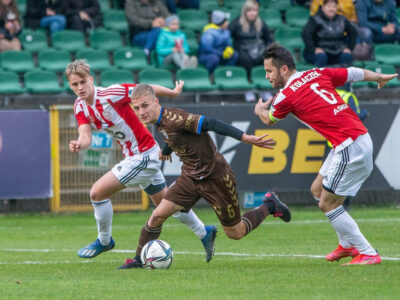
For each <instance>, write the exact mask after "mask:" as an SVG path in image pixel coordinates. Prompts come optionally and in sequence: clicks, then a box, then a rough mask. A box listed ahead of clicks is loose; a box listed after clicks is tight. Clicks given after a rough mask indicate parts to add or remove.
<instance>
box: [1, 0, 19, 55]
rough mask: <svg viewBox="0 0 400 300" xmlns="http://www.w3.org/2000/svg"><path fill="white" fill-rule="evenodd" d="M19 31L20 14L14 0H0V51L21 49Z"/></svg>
mask: <svg viewBox="0 0 400 300" xmlns="http://www.w3.org/2000/svg"><path fill="white" fill-rule="evenodd" d="M20 32H21V23H20V15H19V11H18V7H17V4H16V3H15V1H14V0H0V52H1V51H7V50H15V51H19V50H21V42H20V41H19V39H18V34H19V33H20Z"/></svg>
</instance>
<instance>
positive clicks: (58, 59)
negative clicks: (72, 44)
mask: <svg viewBox="0 0 400 300" xmlns="http://www.w3.org/2000/svg"><path fill="white" fill-rule="evenodd" d="M38 61H39V67H40V68H41V69H43V70H47V71H53V72H64V71H65V68H66V67H67V65H68V64H69V63H70V62H71V56H70V54H69V52H68V51H65V50H55V49H48V50H43V51H40V52H39V54H38Z"/></svg>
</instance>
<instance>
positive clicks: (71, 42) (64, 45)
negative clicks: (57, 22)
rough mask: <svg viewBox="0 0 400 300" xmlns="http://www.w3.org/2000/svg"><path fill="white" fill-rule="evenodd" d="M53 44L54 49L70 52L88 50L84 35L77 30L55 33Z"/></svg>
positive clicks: (52, 36)
mask: <svg viewBox="0 0 400 300" xmlns="http://www.w3.org/2000/svg"><path fill="white" fill-rule="evenodd" d="M51 42H52V45H53V47H54V48H56V49H58V50H66V51H69V52H77V51H79V50H82V49H86V48H87V47H86V44H85V37H84V35H83V33H82V32H80V31H76V30H63V31H59V32H56V33H53V34H52V35H51Z"/></svg>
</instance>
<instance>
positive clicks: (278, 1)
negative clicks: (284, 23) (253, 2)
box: [261, 0, 292, 11]
mask: <svg viewBox="0 0 400 300" xmlns="http://www.w3.org/2000/svg"><path fill="white" fill-rule="evenodd" d="M261 2H262V1H261ZM267 7H268V8H275V9H278V10H280V11H286V10H287V9H289V8H290V7H292V3H291V0H268V4H267Z"/></svg>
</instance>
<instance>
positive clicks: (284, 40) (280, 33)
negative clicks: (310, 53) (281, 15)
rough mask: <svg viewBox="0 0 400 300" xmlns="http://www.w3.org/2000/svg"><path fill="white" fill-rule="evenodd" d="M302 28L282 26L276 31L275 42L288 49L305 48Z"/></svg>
mask: <svg viewBox="0 0 400 300" xmlns="http://www.w3.org/2000/svg"><path fill="white" fill-rule="evenodd" d="M301 32H302V29H301V28H296V27H289V26H282V27H279V28H277V29H276V30H275V41H276V42H278V43H280V44H281V45H284V46H285V47H287V48H292V49H301V48H303V47H304V43H303V39H302V37H301Z"/></svg>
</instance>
